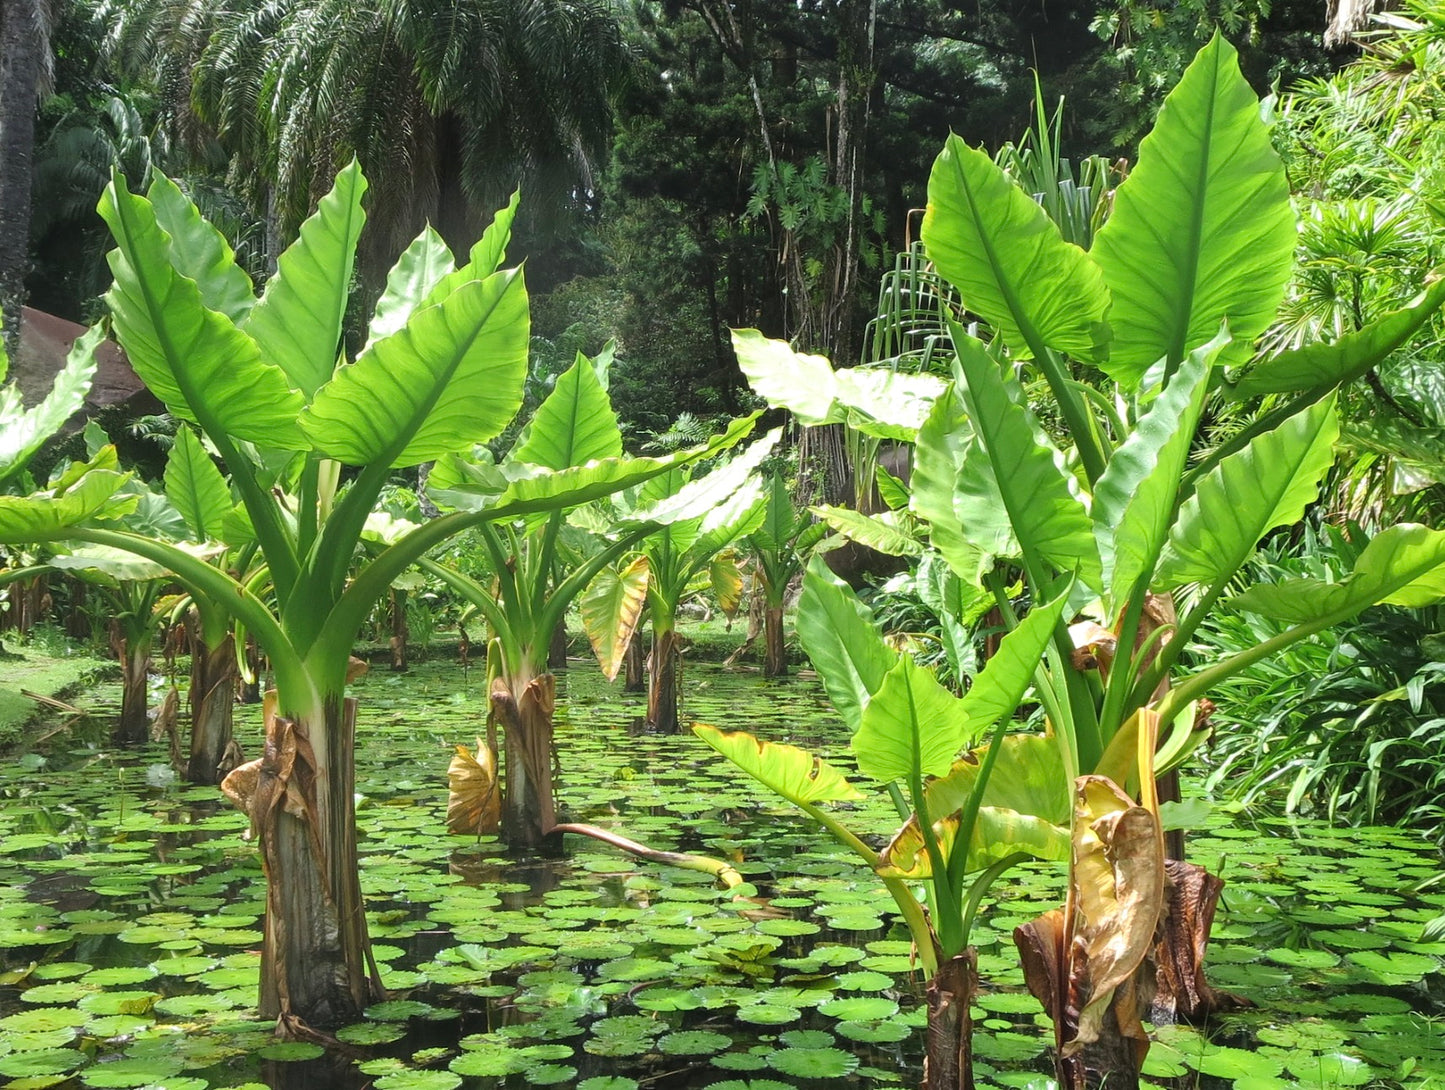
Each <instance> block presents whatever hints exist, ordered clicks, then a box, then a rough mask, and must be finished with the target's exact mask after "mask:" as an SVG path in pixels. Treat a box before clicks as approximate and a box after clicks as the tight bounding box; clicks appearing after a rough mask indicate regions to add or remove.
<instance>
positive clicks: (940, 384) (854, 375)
mask: <svg viewBox="0 0 1445 1090" xmlns="http://www.w3.org/2000/svg"><path fill="white" fill-rule="evenodd" d="M833 381H834V389H835V396H836V398H837V400H838V405H839V406H840V407H841V409H842V411H843V417H844V419H845V420H846V421H847V424H848V426H849V427H850V428H853V429H854V430H855V431H860V432H862V433H863V434H864V435H871V436H873V437H874V438H876V439H893V440H897V441H899V442H903V443H911V442H913V440H914V439H915V438H916V437H917V435H918V429H919V428H921V427H922V426H923V422H924V421H925V420H927V419H928V411H929V409H931V408H932V407H933V403H934V401H936V400H937V399H938V398H939V396H940V395H941V394H942V393H943V391H944V389H945V388H946V387H947V385H948V383H947V382H945V381H944V380H943V379H941V378H939V377H938V376H937V375H928V374H920V375H914V374H908V373H906V372H898V371H892V370H889V369H888V368H886V367H849V368H846V369H844V370H842V371H837V372H835V373H834V375H833Z"/></svg>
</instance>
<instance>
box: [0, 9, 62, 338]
mask: <svg viewBox="0 0 1445 1090" xmlns="http://www.w3.org/2000/svg"><path fill="white" fill-rule="evenodd" d="M53 14H54V12H53V10H52V5H51V4H49V3H48V2H47V0H0V311H3V314H4V320H5V337H6V341H7V343H8V344H9V345H10V346H11V347H12V348H13V347H14V346H15V345H16V344H18V343H19V340H18V339H19V336H20V308H21V307H22V306H23V305H24V303H25V274H26V272H27V271H28V269H29V265H30V170H31V160H32V158H33V156H34V151H35V107H36V104H37V103H38V101H39V99H40V92H41V85H42V79H43V77H44V75H45V73H46V72H47V71H48V70H49V67H50V27H51V24H52V16H53Z"/></svg>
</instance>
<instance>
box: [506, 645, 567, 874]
mask: <svg viewBox="0 0 1445 1090" xmlns="http://www.w3.org/2000/svg"><path fill="white" fill-rule="evenodd" d="M509 681H510V684H509ZM556 702H557V682H556V679H555V678H553V676H552V675H551V674H540V675H538V676H537V677H534V678H529V677H525V676H522V677H516V678H511V679H507V678H502V677H499V678H497V679H496V680H494V681H493V682H492V693H491V710H492V716H493V717H494V718H495V721H496V722H498V723H500V724H501V725H502V838H503V839H504V840H505V841H506V842H507V847H508V849H509V850H511V851H515V852H532V851H537V850H539V849H542V848H544V847H549V846H550V844H549V837H548V833H549V832H550V830H551V828H552V826H553V825H555V824H556V823H557V817H556V809H555V803H554V801H553V786H552V713H553V711H554V710H555V708H556Z"/></svg>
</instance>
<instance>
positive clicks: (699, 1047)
mask: <svg viewBox="0 0 1445 1090" xmlns="http://www.w3.org/2000/svg"><path fill="white" fill-rule="evenodd" d="M732 1043H733V1039H732V1038H731V1037H729V1036H728V1035H727V1034H725V1033H714V1032H712V1031H711V1030H705V1029H691V1030H680V1031H679V1032H677V1033H669V1034H666V1035H665V1036H663V1037H661V1038H659V1039H658V1042H657V1050H658V1051H659V1052H661V1053H662V1054H663V1055H664V1056H710V1055H712V1054H713V1053H714V1052H722V1051H723V1050H724V1049H727V1048H730V1047H731V1046H732Z"/></svg>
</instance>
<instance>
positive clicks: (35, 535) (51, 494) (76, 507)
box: [0, 447, 137, 545]
mask: <svg viewBox="0 0 1445 1090" xmlns="http://www.w3.org/2000/svg"><path fill="white" fill-rule="evenodd" d="M129 479H130V474H129V473H121V472H119V471H118V470H117V469H116V457H115V448H114V447H106V448H105V449H104V450H102V451H101V452H100V453H99V454H97V455H96V456H95V457H94V458H92V459H91V460H90V461H89V462H85V463H79V462H76V463H73V464H72V465H71V466H70V467H69V469H67V470H66V471H65V472H64V473H63V474H62V475H61V477H60V480H59V481H58V482H57V484H56V486H55V487H54V488H52V489H50V490H49V491H46V492H37V493H35V494H34V495H31V496H0V545H26V544H30V543H32V542H37V541H54V540H56V539H58V538H63V537H65V536H66V531H67V530H69V529H71V528H73V527H75V526H77V525H79V524H80V523H83V522H88V521H90V520H91V519H117V518H120V517H121V516H122V515H124V514H126V513H127V512H129V511H131V510H133V509H134V508H135V505H136V502H137V497H136V496H134V495H129V496H127V495H118V494H117V490H118V489H119V488H120V486H121V485H123V484H124V483H125V482H126V481H127V480H129Z"/></svg>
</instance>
